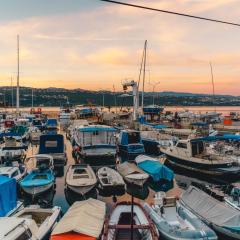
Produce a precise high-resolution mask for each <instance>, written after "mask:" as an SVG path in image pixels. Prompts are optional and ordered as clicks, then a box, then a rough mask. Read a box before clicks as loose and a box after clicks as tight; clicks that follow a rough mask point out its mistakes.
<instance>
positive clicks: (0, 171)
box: [0, 165, 27, 183]
mask: <svg viewBox="0 0 240 240" xmlns="http://www.w3.org/2000/svg"><path fill="white" fill-rule="evenodd" d="M26 173H27V171H26V168H25V166H24V165H19V166H15V165H13V166H4V167H0V175H1V176H6V177H9V178H14V179H15V180H16V182H17V183H19V182H20V181H21V180H22V179H23V177H24V176H25V175H26Z"/></svg>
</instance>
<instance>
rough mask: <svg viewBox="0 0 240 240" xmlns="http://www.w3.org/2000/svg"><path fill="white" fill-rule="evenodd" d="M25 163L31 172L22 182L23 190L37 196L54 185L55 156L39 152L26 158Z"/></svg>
mask: <svg viewBox="0 0 240 240" xmlns="http://www.w3.org/2000/svg"><path fill="white" fill-rule="evenodd" d="M25 164H26V166H27V169H29V174H28V175H27V176H26V177H24V179H23V180H22V181H21V182H20V186H21V188H22V190H23V191H24V192H25V193H27V194H30V195H32V196H34V197H35V196H37V195H39V194H42V193H43V192H46V191H48V190H49V189H52V188H53V187H54V183H55V177H54V173H53V170H52V168H53V158H52V157H51V156H49V155H44V154H42V155H41V154H38V155H34V156H32V157H29V158H27V159H26V161H25Z"/></svg>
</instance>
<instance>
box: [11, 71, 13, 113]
mask: <svg viewBox="0 0 240 240" xmlns="http://www.w3.org/2000/svg"><path fill="white" fill-rule="evenodd" d="M11 94H12V104H11V105H12V109H13V79H12V76H11Z"/></svg>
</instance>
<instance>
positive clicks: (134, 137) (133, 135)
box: [128, 132, 140, 144]
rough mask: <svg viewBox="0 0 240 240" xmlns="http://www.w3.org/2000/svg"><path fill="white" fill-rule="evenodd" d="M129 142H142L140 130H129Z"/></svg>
mask: <svg viewBox="0 0 240 240" xmlns="http://www.w3.org/2000/svg"><path fill="white" fill-rule="evenodd" d="M128 143H129V144H134V143H140V133H139V132H129V133H128Z"/></svg>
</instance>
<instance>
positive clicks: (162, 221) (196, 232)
mask: <svg viewBox="0 0 240 240" xmlns="http://www.w3.org/2000/svg"><path fill="white" fill-rule="evenodd" d="M143 207H144V209H145V210H146V211H147V213H148V214H149V216H150V218H151V219H152V220H153V222H154V223H155V225H156V226H157V228H158V231H159V233H160V235H161V237H163V238H164V239H167V240H178V239H181V240H192V239H196V240H205V239H206V240H207V239H209V240H210V239H211V240H217V239H218V238H217V236H216V234H215V232H214V231H213V230H211V229H210V228H209V227H208V226H207V225H206V224H205V223H203V222H202V221H201V220H200V219H199V218H198V217H196V216H195V215H193V214H192V213H191V212H190V211H189V210H187V209H186V208H185V207H184V206H182V205H181V204H179V202H178V201H177V199H176V198H175V197H166V195H165V193H164V192H158V193H157V194H156V195H155V198H154V205H153V206H150V205H149V204H148V203H144V205H143Z"/></svg>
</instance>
